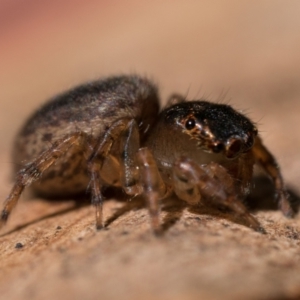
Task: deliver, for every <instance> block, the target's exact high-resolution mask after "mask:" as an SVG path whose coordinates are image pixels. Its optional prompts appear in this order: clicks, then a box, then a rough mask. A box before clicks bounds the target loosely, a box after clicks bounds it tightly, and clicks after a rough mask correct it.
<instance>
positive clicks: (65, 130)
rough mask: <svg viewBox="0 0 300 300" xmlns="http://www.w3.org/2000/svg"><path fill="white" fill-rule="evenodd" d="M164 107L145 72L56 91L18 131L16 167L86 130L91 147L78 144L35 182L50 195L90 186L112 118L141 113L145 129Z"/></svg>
mask: <svg viewBox="0 0 300 300" xmlns="http://www.w3.org/2000/svg"><path fill="white" fill-rule="evenodd" d="M158 112H159V98H158V93H157V89H156V87H155V86H154V85H153V83H150V81H148V80H147V79H145V78H141V77H139V76H134V75H132V76H118V77H111V78H108V79H104V80H99V81H94V82H90V83H86V84H84V85H81V86H79V87H77V88H75V89H72V90H70V91H67V92H65V93H62V94H61V95H59V96H56V97H54V98H53V99H51V100H50V101H48V102H47V103H46V104H45V105H44V106H42V107H41V108H40V109H39V110H38V111H37V112H35V113H34V114H33V115H32V116H31V117H30V118H29V119H28V121H27V123H26V124H25V125H24V127H23V128H22V130H21V131H20V132H19V134H18V135H17V137H16V141H15V145H14V151H13V160H14V162H15V166H16V170H15V171H18V170H19V169H20V166H24V165H26V164H27V163H30V162H32V161H33V160H34V159H35V158H36V157H37V156H38V155H39V154H41V153H42V152H43V151H45V150H47V149H48V148H50V147H51V146H52V145H53V143H54V142H55V141H56V140H58V139H61V138H63V137H64V136H65V135H67V134H72V133H74V132H84V133H85V134H86V136H87V137H88V143H89V146H90V147H83V146H82V145H75V146H72V147H71V148H70V149H68V151H67V153H66V154H64V155H63V156H62V157H61V158H59V159H58V161H57V162H56V163H55V165H52V166H51V167H50V168H49V170H47V171H45V172H44V174H43V176H42V178H41V180H39V181H38V182H35V183H33V184H32V187H33V188H34V189H35V191H37V192H38V193H40V194H43V195H46V196H55V195H72V194H77V193H79V192H84V191H85V189H86V188H87V186H88V183H89V177H88V174H87V159H88V157H89V155H90V154H91V151H92V147H93V146H95V145H96V143H97V141H98V140H99V139H101V138H102V137H103V135H104V134H105V131H106V130H107V129H108V128H110V126H111V124H112V123H113V122H115V121H116V120H119V119H124V118H128V119H135V120H136V122H137V124H138V125H139V129H140V137H141V139H142V138H143V136H144V132H145V131H146V130H147V128H149V127H150V126H151V125H152V123H153V122H154V121H155V116H156V115H157V114H158Z"/></svg>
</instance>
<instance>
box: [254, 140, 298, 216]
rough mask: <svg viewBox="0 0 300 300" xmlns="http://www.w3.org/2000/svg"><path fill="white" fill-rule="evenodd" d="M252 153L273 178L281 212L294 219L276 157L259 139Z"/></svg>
mask: <svg viewBox="0 0 300 300" xmlns="http://www.w3.org/2000/svg"><path fill="white" fill-rule="evenodd" d="M252 152H253V155H254V158H255V160H256V162H257V163H258V164H259V165H260V166H261V167H262V168H263V169H264V171H265V172H266V173H267V174H268V175H269V176H270V177H271V179H272V180H273V182H274V185H275V189H276V198H277V199H278V205H279V208H280V210H281V211H282V212H283V214H284V215H285V216H286V217H293V216H294V211H293V209H292V207H291V204H290V202H289V201H288V197H289V194H288V192H287V191H286V189H285V186H284V182H283V179H282V176H281V172H280V168H279V166H278V164H277V162H276V159H275V157H274V156H273V155H272V154H271V153H270V152H269V150H268V149H267V148H266V147H265V146H264V145H263V143H262V141H261V139H260V138H259V137H257V138H256V140H255V144H254V147H253V148H252Z"/></svg>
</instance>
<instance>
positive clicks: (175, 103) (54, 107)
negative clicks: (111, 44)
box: [1, 75, 293, 232]
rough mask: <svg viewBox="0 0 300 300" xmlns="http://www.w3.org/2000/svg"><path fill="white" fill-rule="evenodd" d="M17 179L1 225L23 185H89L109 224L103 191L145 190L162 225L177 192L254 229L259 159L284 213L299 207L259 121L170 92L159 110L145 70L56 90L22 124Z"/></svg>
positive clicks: (46, 188) (71, 190)
mask: <svg viewBox="0 0 300 300" xmlns="http://www.w3.org/2000/svg"><path fill="white" fill-rule="evenodd" d="M14 161H15V162H16V165H19V164H24V162H25V164H24V167H23V168H22V169H21V170H19V171H17V175H16V181H15V184H14V186H13V188H12V191H11V192H10V194H9V196H8V198H7V199H6V201H5V203H4V208H3V210H2V213H1V221H2V222H1V223H2V224H4V223H5V221H6V220H7V218H8V216H9V215H10V213H11V211H12V209H13V208H14V207H15V206H16V204H17V202H18V199H19V197H20V195H21V193H22V192H23V190H24V188H25V187H26V186H29V185H31V186H32V188H33V189H34V190H35V191H36V192H38V193H39V194H42V195H44V196H51V197H53V196H54V197H55V196H67V195H74V194H78V193H81V192H83V191H85V190H86V189H87V188H88V189H89V190H90V193H91V198H92V203H93V205H94V206H95V208H96V209H95V211H96V226H97V228H102V227H103V217H102V205H103V196H102V194H101V190H102V188H103V187H105V186H118V187H122V188H123V190H124V191H125V192H126V194H128V195H130V196H136V195H141V194H143V195H144V197H145V199H146V201H147V204H148V208H149V213H150V219H151V226H152V228H153V230H154V231H155V232H159V230H160V224H159V202H160V200H162V199H163V198H165V197H167V196H168V195H170V193H171V192H174V193H175V194H176V195H177V196H178V197H179V198H180V199H182V200H184V201H186V202H187V203H188V204H190V205H198V204H199V203H200V201H201V202H205V203H212V204H217V205H221V206H226V207H228V208H230V209H231V210H232V211H233V212H234V213H235V214H238V215H239V216H241V217H243V218H244V219H245V220H246V221H247V223H248V226H250V227H252V228H253V229H255V230H260V229H261V227H260V225H259V223H258V221H257V220H256V219H255V218H254V217H253V216H252V215H251V214H250V213H249V212H248V211H247V209H246V208H245V206H244V205H243V203H242V200H243V198H244V197H245V196H246V195H247V194H248V193H249V191H250V187H251V180H252V175H253V174H252V173H253V166H254V164H255V163H257V164H259V165H260V166H261V167H262V168H263V169H264V170H265V172H266V173H267V174H268V175H269V176H270V177H271V178H272V180H273V182H274V185H275V188H276V192H277V197H278V203H279V207H280V209H281V210H282V212H283V214H284V215H286V216H292V215H293V212H292V209H291V207H290V203H289V202H288V200H287V192H286V190H285V187H284V183H283V180H282V176H281V173H280V170H279V167H278V165H277V163H276V160H275V158H274V157H273V155H272V154H271V153H270V152H269V151H268V150H267V149H266V147H265V146H264V145H263V144H262V141H261V138H260V137H259V136H258V132H257V129H256V127H255V126H254V125H253V123H252V122H251V121H250V120H249V119H248V118H247V117H245V116H244V115H242V114H241V113H239V112H237V111H235V110H234V109H233V108H232V107H231V106H229V105H224V104H215V103H210V102H207V101H188V102H186V101H184V98H183V97H181V96H179V95H174V96H172V97H171V98H170V99H169V101H168V104H167V106H166V108H164V109H163V110H162V111H161V112H160V113H159V97H158V92H157V88H156V86H155V85H154V84H153V83H152V82H150V81H149V80H147V79H145V78H142V77H139V76H134V75H133V76H117V77H111V78H107V79H103V80H99V81H95V82H91V83H88V84H85V85H81V86H79V87H76V88H75V89H72V90H70V91H67V92H65V93H63V94H61V95H59V96H57V97H54V98H53V99H51V100H50V101H49V102H47V103H46V104H45V105H44V106H42V107H41V108H40V109H39V110H38V111H36V112H35V113H34V114H33V115H32V116H31V118H29V120H28V121H27V122H26V124H25V125H24V126H23V128H22V130H21V131H20V133H19V134H18V136H17V138H16V142H15V147H14Z"/></svg>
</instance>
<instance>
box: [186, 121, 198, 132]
mask: <svg viewBox="0 0 300 300" xmlns="http://www.w3.org/2000/svg"><path fill="white" fill-rule="evenodd" d="M195 126H196V121H195V120H194V119H188V120H187V121H186V122H185V128H186V129H188V130H191V129H193V128H194V127H195Z"/></svg>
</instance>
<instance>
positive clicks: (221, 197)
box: [173, 158, 262, 231]
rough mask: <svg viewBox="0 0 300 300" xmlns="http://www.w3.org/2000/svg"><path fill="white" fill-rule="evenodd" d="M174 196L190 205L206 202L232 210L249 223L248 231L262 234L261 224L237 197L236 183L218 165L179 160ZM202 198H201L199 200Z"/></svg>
mask: <svg viewBox="0 0 300 300" xmlns="http://www.w3.org/2000/svg"><path fill="white" fill-rule="evenodd" d="M173 182H174V191H175V193H176V194H177V195H178V196H179V197H180V198H181V199H183V200H185V201H186V202H188V203H189V204H191V205H195V204H197V203H199V201H200V198H201V197H203V198H205V200H206V201H210V202H211V203H213V204H219V205H222V206H226V207H229V208H230V209H232V210H233V211H234V212H235V213H236V214H237V215H239V216H241V217H242V218H243V219H245V220H246V222H247V223H248V225H249V227H251V228H253V229H255V230H259V231H262V228H261V226H260V224H259V222H258V221H257V220H256V219H255V218H254V217H253V216H252V215H251V214H250V213H249V212H248V211H247V209H246V207H245V206H244V205H243V203H242V202H241V201H240V198H239V196H238V194H237V191H236V188H235V185H234V180H233V179H232V177H231V176H230V175H229V174H228V172H227V171H226V169H225V168H224V167H222V166H221V165H219V164H217V163H214V162H212V163H210V164H208V165H205V166H200V165H198V164H197V163H195V162H194V161H192V160H190V159H187V158H180V159H179V160H177V162H176V163H175V164H174V167H173ZM200 195H201V197H200Z"/></svg>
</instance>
